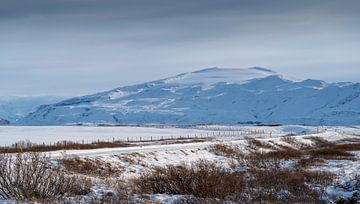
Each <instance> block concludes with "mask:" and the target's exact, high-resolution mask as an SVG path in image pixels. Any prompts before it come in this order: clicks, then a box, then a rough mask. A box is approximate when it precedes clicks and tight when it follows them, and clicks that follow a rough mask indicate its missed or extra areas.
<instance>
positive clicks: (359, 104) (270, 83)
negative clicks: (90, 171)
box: [19, 67, 360, 125]
mask: <svg viewBox="0 0 360 204" xmlns="http://www.w3.org/2000/svg"><path fill="white" fill-rule="evenodd" d="M359 95H360V84H359V83H350V82H346V83H326V82H324V81H321V80H311V79H307V80H303V81H294V80H290V79H288V78H286V77H283V76H282V75H280V74H278V73H276V72H274V71H272V70H269V69H266V68H260V67H253V68H248V69H225V68H209V69H203V70H200V71H195V72H191V73H183V74H179V75H177V76H174V77H169V78H166V79H161V80H158V81H152V82H147V83H143V84H138V85H133V86H126V87H120V88H116V89H113V90H110V91H106V92H102V93H97V94H94V95H88V96H83V97H77V98H71V99H69V100H65V101H62V102H59V103H55V104H51V105H43V106H41V107H40V108H39V109H37V110H36V111H35V112H33V113H30V114H29V115H28V116H26V117H25V118H23V119H22V120H20V121H19V123H20V124H31V125H64V124H78V123H91V124H182V125H184V124H208V123H216V124H261V123H262V124H306V125H350V124H360V97H359Z"/></svg>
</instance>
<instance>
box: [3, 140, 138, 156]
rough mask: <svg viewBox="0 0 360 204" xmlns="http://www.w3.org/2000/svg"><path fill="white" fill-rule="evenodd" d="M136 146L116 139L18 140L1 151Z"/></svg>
mask: <svg viewBox="0 0 360 204" xmlns="http://www.w3.org/2000/svg"><path fill="white" fill-rule="evenodd" d="M129 146H134V145H132V144H130V143H126V142H120V141H114V142H101V141H99V142H93V143H89V144H82V143H76V142H70V141H62V142H58V143H56V144H52V145H48V144H41V145H40V144H33V143H31V142H18V143H16V144H14V145H12V146H11V147H1V148H0V153H22V152H50V151H58V150H79V149H98V148H114V147H129Z"/></svg>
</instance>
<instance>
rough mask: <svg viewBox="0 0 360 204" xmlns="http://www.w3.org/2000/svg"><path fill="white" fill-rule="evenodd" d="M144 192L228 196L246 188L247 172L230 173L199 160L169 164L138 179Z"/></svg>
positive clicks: (138, 188)
mask: <svg viewBox="0 0 360 204" xmlns="http://www.w3.org/2000/svg"><path fill="white" fill-rule="evenodd" d="M134 184H135V186H136V189H137V191H138V192H139V193H141V194H144V193H145V194H152V193H167V194H182V195H194V196H196V197H202V198H226V197H228V196H232V195H236V194H239V193H241V192H242V191H243V189H244V187H245V186H244V185H245V184H244V181H243V173H241V172H230V171H227V170H225V169H224V168H223V167H220V166H218V165H216V164H214V163H211V162H206V161H202V160H201V161H199V162H197V163H194V164H192V165H190V166H188V165H184V164H183V165H178V166H172V165H170V166H166V167H163V168H162V167H160V168H156V169H155V170H154V171H153V172H150V173H145V174H143V175H142V176H141V177H140V178H138V179H136V180H135V181H134Z"/></svg>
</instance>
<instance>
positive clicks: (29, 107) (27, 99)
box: [0, 96, 64, 122]
mask: <svg viewBox="0 0 360 204" xmlns="http://www.w3.org/2000/svg"><path fill="white" fill-rule="evenodd" d="M61 100H64V98H61V97H54V96H1V97H0V117H1V118H3V119H5V120H8V121H10V122H15V121H16V120H18V119H20V118H22V117H25V116H26V115H28V114H29V113H31V112H33V111H35V110H36V109H37V108H38V107H39V106H40V105H43V104H51V103H56V102H59V101H61Z"/></svg>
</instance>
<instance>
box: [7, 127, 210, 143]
mask: <svg viewBox="0 0 360 204" xmlns="http://www.w3.org/2000/svg"><path fill="white" fill-rule="evenodd" d="M209 132H212V131H207V130H198V129H184V128H183V129H182V128H153V127H130V126H117V127H90V126H0V146H9V145H12V144H14V143H16V142H19V141H30V142H32V143H36V144H43V143H45V144H54V143H56V142H60V141H72V142H78V143H81V142H84V143H91V142H95V141H98V140H100V141H110V142H111V141H112V140H113V139H115V140H120V141H127V140H128V139H129V140H131V141H133V140H135V141H138V140H140V139H142V140H150V139H151V138H152V139H153V140H159V139H161V138H164V139H170V138H172V137H173V138H177V137H188V136H189V137H195V136H196V135H197V136H199V137H200V136H201V135H205V134H207V133H209Z"/></svg>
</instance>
